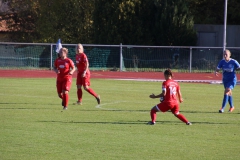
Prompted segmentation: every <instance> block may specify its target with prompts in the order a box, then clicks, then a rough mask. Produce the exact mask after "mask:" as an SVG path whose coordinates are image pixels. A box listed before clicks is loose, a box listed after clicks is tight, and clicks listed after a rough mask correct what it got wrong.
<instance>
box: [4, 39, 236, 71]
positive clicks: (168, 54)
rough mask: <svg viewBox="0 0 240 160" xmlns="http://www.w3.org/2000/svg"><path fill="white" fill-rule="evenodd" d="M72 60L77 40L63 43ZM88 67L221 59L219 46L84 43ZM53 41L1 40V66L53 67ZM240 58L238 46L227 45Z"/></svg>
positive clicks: (159, 67) (202, 66)
mask: <svg viewBox="0 0 240 160" xmlns="http://www.w3.org/2000/svg"><path fill="white" fill-rule="evenodd" d="M62 45H63V47H66V48H68V50H69V54H68V57H70V58H71V59H72V60H73V61H75V46H76V44H62ZM83 46H84V52H85V53H86V55H87V56H88V59H89V63H90V69H91V70H111V71H136V72H148V71H163V70H165V69H166V68H171V69H172V70H174V71H178V72H212V71H214V70H215V68H216V65H217V63H218V62H219V61H220V60H221V59H222V50H223V48H222V47H195V46H194V47H193V46H192V47H191V46H190V47H186V46H184V47H183V46H137V45H121V44H119V45H95V44H83ZM55 48H56V44H51V43H7V42H1V43H0V68H2V69H52V68H53V62H54V60H55V58H56V52H55ZM228 49H229V50H230V51H231V53H232V58H234V59H236V60H238V61H240V47H229V48H228Z"/></svg>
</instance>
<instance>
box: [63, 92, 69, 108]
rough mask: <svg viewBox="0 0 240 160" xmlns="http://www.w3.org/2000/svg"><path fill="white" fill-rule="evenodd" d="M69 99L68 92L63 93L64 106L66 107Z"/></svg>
mask: <svg viewBox="0 0 240 160" xmlns="http://www.w3.org/2000/svg"><path fill="white" fill-rule="evenodd" d="M68 100H69V96H68V94H63V106H64V107H67V106H68Z"/></svg>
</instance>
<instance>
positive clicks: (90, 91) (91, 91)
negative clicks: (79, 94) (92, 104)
mask: <svg viewBox="0 0 240 160" xmlns="http://www.w3.org/2000/svg"><path fill="white" fill-rule="evenodd" d="M87 92H88V93H90V94H91V95H93V96H94V97H97V94H96V93H95V92H94V91H93V89H91V88H88V90H87Z"/></svg>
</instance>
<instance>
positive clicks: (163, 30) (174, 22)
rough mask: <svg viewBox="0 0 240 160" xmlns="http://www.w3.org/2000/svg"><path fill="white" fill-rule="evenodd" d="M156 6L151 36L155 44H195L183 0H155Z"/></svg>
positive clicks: (191, 19)
mask: <svg viewBox="0 0 240 160" xmlns="http://www.w3.org/2000/svg"><path fill="white" fill-rule="evenodd" d="M155 5H156V7H157V12H156V16H155V18H156V21H155V29H154V33H153V36H154V37H155V44H156V45H166V46H168V45H170V46H184V45H185V46H186V45H188V46H190V45H196V42H197V35H196V32H195V31H194V29H193V26H194V21H193V16H191V15H190V13H189V10H188V6H187V4H186V2H185V1H184V0H172V1H169V0H155Z"/></svg>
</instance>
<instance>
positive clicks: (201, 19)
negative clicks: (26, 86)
mask: <svg viewBox="0 0 240 160" xmlns="http://www.w3.org/2000/svg"><path fill="white" fill-rule="evenodd" d="M224 1H225V0H212V1H209V0H97V1H95V0H67V1H66V0H8V5H9V12H8V13H2V14H1V15H0V16H1V19H2V20H5V21H6V22H7V24H8V30H9V31H12V32H13V34H11V39H12V41H17V42H41V43H53V42H56V41H57V39H59V38H61V39H62V41H63V43H85V44H87V43H88V44H90V43H92V44H120V43H122V44H131V45H161V46H194V45H196V42H197V34H196V31H195V30H194V24H223V20H224V18H223V15H224ZM239 7H240V2H238V0H231V1H229V3H228V24H235V25H237V24H239V23H240V21H239V18H240V13H239V12H237V9H238V8H239Z"/></svg>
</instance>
